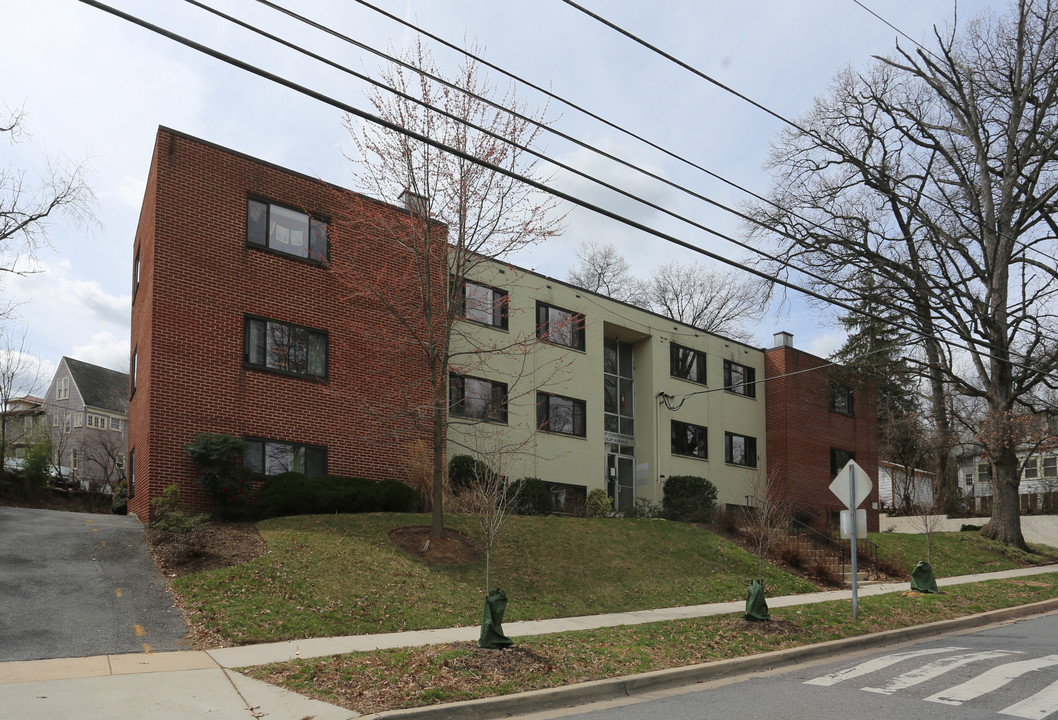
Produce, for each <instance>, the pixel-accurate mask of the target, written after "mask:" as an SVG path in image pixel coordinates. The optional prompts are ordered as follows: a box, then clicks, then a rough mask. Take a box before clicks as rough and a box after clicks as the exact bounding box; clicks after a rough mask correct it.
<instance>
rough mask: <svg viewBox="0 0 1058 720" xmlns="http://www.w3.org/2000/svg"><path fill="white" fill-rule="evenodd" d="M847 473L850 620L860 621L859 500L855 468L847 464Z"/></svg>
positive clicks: (851, 464)
mask: <svg viewBox="0 0 1058 720" xmlns="http://www.w3.org/2000/svg"><path fill="white" fill-rule="evenodd" d="M846 467H847V468H848V471H849V509H850V511H851V512H850V513H849V515H851V516H852V517H851V518H850V520H849V525H850V527H851V528H852V540H851V541H850V542H851V547H852V619H853V620H854V621H856V620H859V619H860V595H859V581H860V579H859V569H858V567H857V560H858V559H859V558H857V552H856V534H857V533H856V514H857V513H856V506H857V505H859V504H860V503H859V500H857V498H856V467H855V465H853V463H851V462H850V463H849V464H848V465H847V466H846Z"/></svg>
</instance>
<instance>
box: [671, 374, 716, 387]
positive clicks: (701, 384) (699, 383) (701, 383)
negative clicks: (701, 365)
mask: <svg viewBox="0 0 1058 720" xmlns="http://www.w3.org/2000/svg"><path fill="white" fill-rule="evenodd" d="M669 377H670V378H672V379H673V380H679V381H681V382H687V383H691V384H692V385H697V386H698V387H709V383H707V382H705V381H703V380H691V379H690V378H685V377H680V376H679V375H669Z"/></svg>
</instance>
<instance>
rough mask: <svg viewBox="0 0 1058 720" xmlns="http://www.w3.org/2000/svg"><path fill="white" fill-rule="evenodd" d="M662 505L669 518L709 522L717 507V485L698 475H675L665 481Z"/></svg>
mask: <svg viewBox="0 0 1058 720" xmlns="http://www.w3.org/2000/svg"><path fill="white" fill-rule="evenodd" d="M661 505H662V507H663V508H664V510H665V517H667V518H668V519H669V520H679V521H682V522H699V523H707V522H709V521H710V520H712V519H713V511H714V510H715V509H716V486H715V485H713V484H712V483H711V482H709V481H708V480H706V479H705V478H703V477H698V476H697V475H674V476H672V477H670V478H669V479H667V480H666V481H665V495H664V497H663V498H662V501H661Z"/></svg>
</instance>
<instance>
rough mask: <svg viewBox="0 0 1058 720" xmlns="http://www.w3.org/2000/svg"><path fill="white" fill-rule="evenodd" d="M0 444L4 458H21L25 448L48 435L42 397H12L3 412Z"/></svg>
mask: <svg viewBox="0 0 1058 720" xmlns="http://www.w3.org/2000/svg"><path fill="white" fill-rule="evenodd" d="M2 416H3V427H2V428H0V444H2V446H3V453H2V454H3V456H4V457H5V458H22V457H25V455H26V449H27V448H28V447H29V446H31V445H33V444H34V443H35V442H38V441H40V440H41V439H42V438H45V437H47V436H48V413H47V411H46V410H45V409H44V399H43V398H39V397H34V396H32V395H26V396H25V397H19V398H13V399H11V400H10V401H8V403H7V407H6V408H4V410H3V413H2Z"/></svg>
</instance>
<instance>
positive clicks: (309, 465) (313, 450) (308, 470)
mask: <svg viewBox="0 0 1058 720" xmlns="http://www.w3.org/2000/svg"><path fill="white" fill-rule="evenodd" d="M305 474H306V475H308V476H309V477H310V478H314V477H323V476H324V475H326V474H327V449H326V448H317V447H306V448H305Z"/></svg>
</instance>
